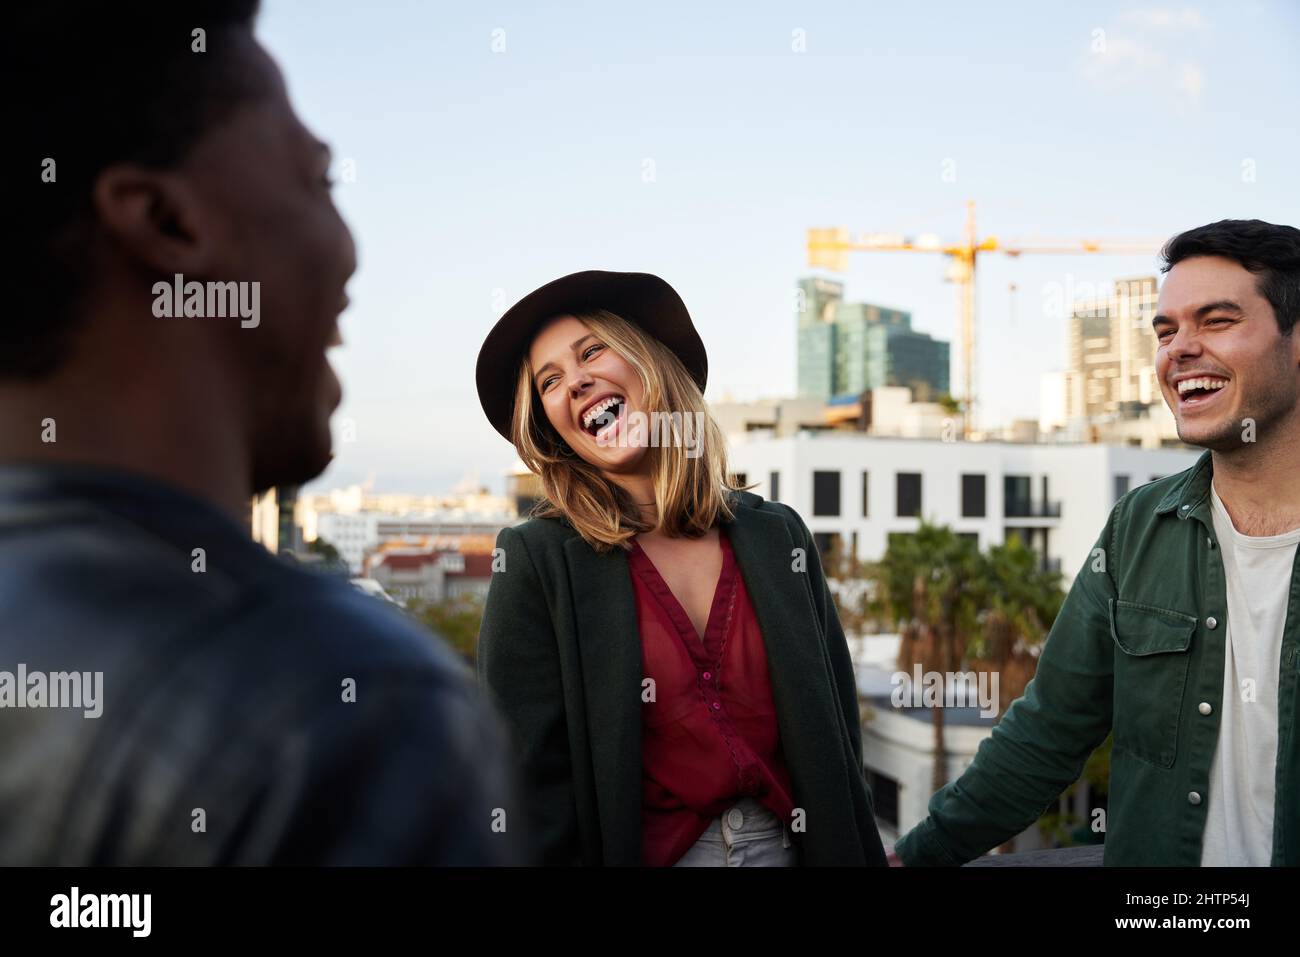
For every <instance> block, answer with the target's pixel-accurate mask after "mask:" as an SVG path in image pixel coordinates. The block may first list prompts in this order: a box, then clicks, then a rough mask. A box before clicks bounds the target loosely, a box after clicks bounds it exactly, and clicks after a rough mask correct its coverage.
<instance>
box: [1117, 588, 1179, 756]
mask: <svg viewBox="0 0 1300 957" xmlns="http://www.w3.org/2000/svg"><path fill="white" fill-rule="evenodd" d="M1195 631H1196V618H1195V617H1193V616H1192V615H1185V614H1183V613H1182V612H1178V611H1170V610H1168V609H1165V608H1156V607H1154V606H1152V605H1142V604H1138V603H1136V602H1131V601H1124V600H1122V599H1114V598H1112V599H1111V600H1110V633H1111V637H1112V638H1114V639H1115V645H1116V648H1117V650H1116V653H1115V695H1114V702H1115V705H1114V708H1115V711H1114V729H1113V730H1114V736H1115V738H1114V741H1115V747H1116V748H1117V749H1119V750H1121V751H1125V752H1127V753H1129V754H1131V755H1133V756H1134V757H1136V758H1139V759H1141V760H1143V761H1146V762H1147V763H1149V764H1153V765H1155V766H1156V767H1158V768H1170V767H1173V764H1174V757H1175V755H1176V754H1177V753H1178V724H1179V721H1180V720H1181V718H1182V706H1183V690H1184V688H1185V687H1186V685H1187V669H1188V664H1189V662H1190V660H1191V653H1190V651H1189V650H1188V649H1190V648H1191V644H1192V635H1193V633H1194V632H1195Z"/></svg>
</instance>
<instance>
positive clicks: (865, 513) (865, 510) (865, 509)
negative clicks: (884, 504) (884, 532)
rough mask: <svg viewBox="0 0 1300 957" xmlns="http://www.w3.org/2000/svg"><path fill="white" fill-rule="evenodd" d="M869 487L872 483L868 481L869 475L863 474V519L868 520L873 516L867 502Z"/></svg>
mask: <svg viewBox="0 0 1300 957" xmlns="http://www.w3.org/2000/svg"><path fill="white" fill-rule="evenodd" d="M869 486H870V483H869V482H868V481H867V473H866V472H863V473H862V517H863V518H866V517H867V516H869V515H870V514H871V509H870V508H869V507H868V506H867V500H868V495H867V490H868V488H869Z"/></svg>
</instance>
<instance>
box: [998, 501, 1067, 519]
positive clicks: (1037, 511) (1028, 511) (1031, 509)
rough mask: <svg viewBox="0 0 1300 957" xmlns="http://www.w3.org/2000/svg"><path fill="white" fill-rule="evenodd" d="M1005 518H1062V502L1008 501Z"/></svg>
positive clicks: (1004, 510) (1004, 511) (1004, 512)
mask: <svg viewBox="0 0 1300 957" xmlns="http://www.w3.org/2000/svg"><path fill="white" fill-rule="evenodd" d="M1003 517H1004V518H1060V517H1061V503H1060V501H1059V500H1058V501H1055V502H1052V501H1045V502H1029V501H1025V500H1024V499H1020V500H1015V499H1007V501H1006V504H1005V507H1004V509H1003Z"/></svg>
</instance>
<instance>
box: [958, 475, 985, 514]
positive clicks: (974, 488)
mask: <svg viewBox="0 0 1300 957" xmlns="http://www.w3.org/2000/svg"><path fill="white" fill-rule="evenodd" d="M984 486H985V481H984V476H983V475H962V477H961V515H962V518H983V517H984V501H985V487H984Z"/></svg>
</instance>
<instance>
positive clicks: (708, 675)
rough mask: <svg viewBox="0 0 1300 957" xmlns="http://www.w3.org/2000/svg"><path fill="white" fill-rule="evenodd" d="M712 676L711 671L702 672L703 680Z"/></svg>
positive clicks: (707, 679)
mask: <svg viewBox="0 0 1300 957" xmlns="http://www.w3.org/2000/svg"><path fill="white" fill-rule="evenodd" d="M712 677H713V672H712V671H706V672H704V680H705V681H709V680H710V679H712Z"/></svg>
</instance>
